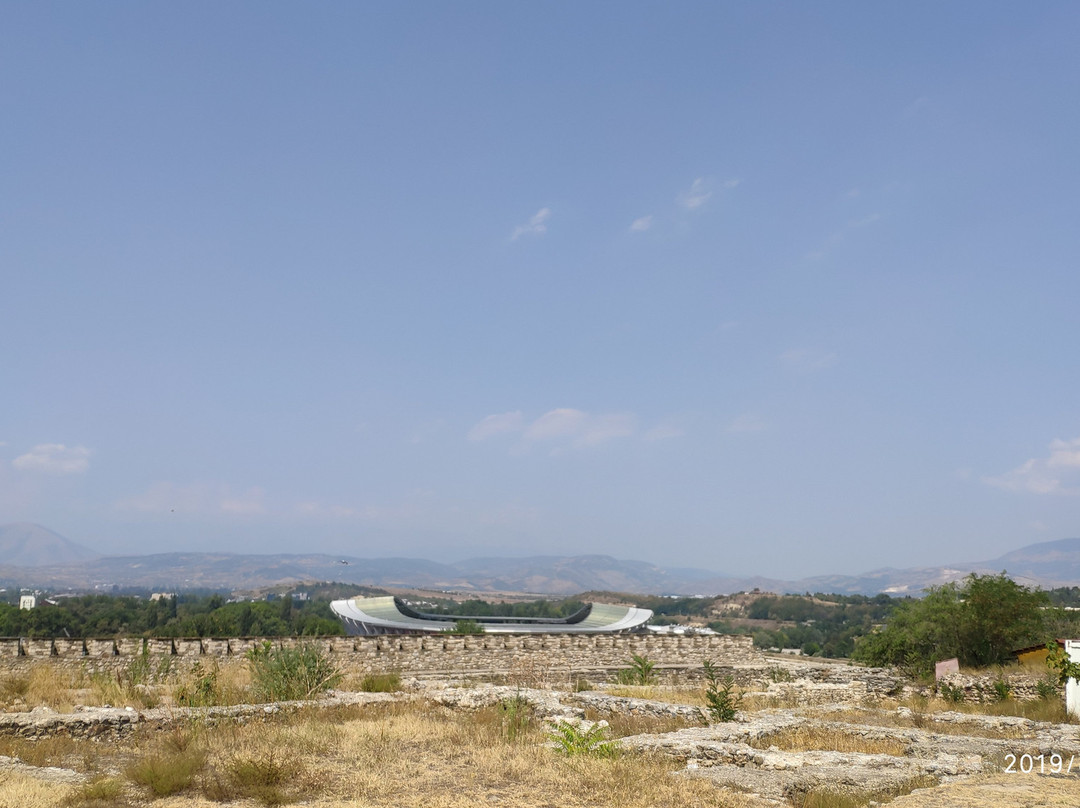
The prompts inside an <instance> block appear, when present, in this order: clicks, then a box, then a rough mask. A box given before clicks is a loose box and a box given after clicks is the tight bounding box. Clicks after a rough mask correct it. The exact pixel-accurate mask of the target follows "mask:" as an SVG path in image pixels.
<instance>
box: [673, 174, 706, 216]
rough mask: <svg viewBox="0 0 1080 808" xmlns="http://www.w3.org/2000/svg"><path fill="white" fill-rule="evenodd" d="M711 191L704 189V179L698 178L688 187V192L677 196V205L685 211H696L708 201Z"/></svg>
mask: <svg viewBox="0 0 1080 808" xmlns="http://www.w3.org/2000/svg"><path fill="white" fill-rule="evenodd" d="M711 196H712V191H710V190H709V189H708V188H707V187H706V183H705V178H704V177H698V178H697V179H696V180H694V182H693V183H692V184H691V185H690V190H689V191H683V192H682V193H681V194H679V198H678V200H677V201H678V203H679V204H680V205H682V206H683V207H684V208H686V209H687V210H696V209H697V208H700V207H701V206H702V205H704V204H705V203H706V202H708V201H709V197H711Z"/></svg>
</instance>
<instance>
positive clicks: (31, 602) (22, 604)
mask: <svg viewBox="0 0 1080 808" xmlns="http://www.w3.org/2000/svg"><path fill="white" fill-rule="evenodd" d="M36 607H37V598H36V597H34V596H33V595H20V596H19V608H20V609H34V608H36Z"/></svg>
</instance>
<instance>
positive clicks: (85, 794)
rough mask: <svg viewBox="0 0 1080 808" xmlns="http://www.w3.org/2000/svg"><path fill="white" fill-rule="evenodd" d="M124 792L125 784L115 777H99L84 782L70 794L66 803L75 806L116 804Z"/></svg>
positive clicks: (88, 806)
mask: <svg viewBox="0 0 1080 808" xmlns="http://www.w3.org/2000/svg"><path fill="white" fill-rule="evenodd" d="M123 792H124V784H123V783H122V782H121V781H120V780H117V779H116V778H115V777H97V778H95V779H93V780H91V781H89V782H87V783H83V784H82V785H81V786H79V787H78V788H76V789H75V790H74V791H73V792H71V794H69V795H68V797H67V799H66V800H65V803H66V804H67V805H73V806H86V807H87V808H90V807H91V806H98V805H114V804H116V801H117V800H118V799H119V797H120V795H121V794H122V793H123Z"/></svg>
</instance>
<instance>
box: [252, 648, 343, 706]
mask: <svg viewBox="0 0 1080 808" xmlns="http://www.w3.org/2000/svg"><path fill="white" fill-rule="evenodd" d="M247 659H248V664H249V665H250V667H251V679H252V689H253V691H254V694H255V697H256V698H257V699H259V700H262V701H292V700H294V699H311V698H315V697H316V696H318V695H319V694H320V693H324V692H326V691H327V690H330V689H331V688H333V687H336V686H337V685H338V684H339V683H340V682H341V678H342V674H341V672H340V671H339V670H338V669H337V666H336V665H335V664H334V663H333V662H332V661H331V660H330V659H329V658H328V657H327V656H326V654H325V653H324V652H323V650H322V649H321V648H319V647H318V646H315V645H311V644H309V643H304V644H302V645H299V646H297V647H296V648H275V647H274V645H273V644H272V643H270V642H264V643H263V644H262V645H261V646H259V647H258V648H253V649H251V650H250V651H248V653H247Z"/></svg>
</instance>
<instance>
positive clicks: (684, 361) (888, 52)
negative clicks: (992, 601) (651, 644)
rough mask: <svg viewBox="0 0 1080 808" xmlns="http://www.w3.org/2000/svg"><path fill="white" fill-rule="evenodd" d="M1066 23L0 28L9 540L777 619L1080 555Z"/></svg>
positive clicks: (258, 14) (104, 18) (43, 21)
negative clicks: (959, 569)
mask: <svg viewBox="0 0 1080 808" xmlns="http://www.w3.org/2000/svg"><path fill="white" fill-rule="evenodd" d="M1077 23H1080V7H1078V6H1076V5H1075V4H1068V3H1061V2H1056V3H1055V2H1051V3H1046V4H1040V5H1037V6H1005V5H989V6H988V5H986V4H975V3H971V2H959V3H955V4H950V5H946V6H942V5H939V4H905V5H904V6H902V7H901V6H896V7H882V6H867V5H865V4H858V3H835V4H828V5H826V6H807V5H804V4H796V3H777V4H771V5H752V4H711V3H710V4H705V3H690V4H683V5H679V6H665V5H656V4H646V3H635V2H630V3H625V4H619V5H618V6H611V5H601V4H584V5H582V4H573V5H572V4H555V5H547V6H537V7H533V6H529V7H526V6H503V5H494V4H478V3H472V4H455V5H436V4H407V5H398V4H391V5H374V4H335V3H330V4H321V5H317V6H296V5H290V4H279V3H260V4H254V3H250V2H248V3H244V2H242V3H237V4H232V5H226V6H222V5H219V4H209V3H200V2H196V3H190V4H185V5H184V6H183V7H178V6H177V7H172V6H164V5H145V6H138V5H105V6H98V5H95V6H89V5H80V4H75V3H59V4H50V5H40V4H7V5H6V6H5V7H4V25H2V26H0V68H2V69H3V73H4V75H6V76H8V77H9V82H8V83H7V86H6V87H5V89H4V91H3V93H4V99H5V103H4V108H5V112H6V114H5V116H4V118H5V120H4V121H3V123H0V167H2V176H3V178H4V188H5V192H4V194H3V195H2V197H0V233H2V236H0V277H2V279H3V287H2V288H3V300H4V304H5V305H4V310H5V327H6V328H5V333H6V335H7V338H6V339H5V340H4V343H3V347H2V348H0V373H2V375H0V378H2V379H3V380H4V383H3V393H2V394H0V524H5V523H10V522H21V521H27V522H34V523H38V524H41V525H44V526H46V527H48V528H50V529H52V530H55V531H57V532H58V533H60V534H61V535H64V536H66V537H68V538H70V539H71V540H72V541H75V542H78V543H80V544H85V545H87V546H89V547H93V548H95V549H97V550H99V551H100V552H103V553H106V554H109V555H124V554H134V553H153V552H171V551H184V550H192V551H207V550H225V551H228V552H237V553H249V552H267V553H276V552H323V553H329V554H348V555H353V556H359V557H384V556H405V557H418V558H430V559H432V560H437V561H447V560H462V559H465V558H471V557H481V556H493V555H504V556H529V555H576V554H606V555H612V556H616V557H618V558H624V559H638V560H643V561H649V562H652V563H655V564H660V565H662V566H671V567H702V568H707V569H712V570H716V571H718V572H722V573H724V574H733V575H761V576H768V577H774V578H786V579H795V578H803V577H807V576H813V575H819V574H827V573H837V574H855V573H862V572H866V571H868V570H872V569H876V568H881V567H911V566H926V565H930V564H935V563H955V562H959V561H963V560H965V559H968V560H982V559H991V558H994V557H997V556H999V555H1001V554H1003V553H1005V552H1008V551H1010V550H1014V549H1017V548H1019V547H1021V546H1024V545H1027V544H1031V543H1035V542H1040V541H1050V540H1055V539H1061V538H1066V537H1069V536H1076V535H1080V498H1078V495H1080V417H1078V413H1077V408H1076V404H1075V402H1076V400H1077V393H1078V392H1080V390H1078V387H1080V380H1078V379H1077V378H1076V377H1075V374H1072V373H1070V372H1069V368H1070V367H1072V364H1073V363H1072V361H1071V359H1072V357H1071V353H1072V347H1073V345H1074V344H1075V342H1076V340H1075V335H1076V332H1077V325H1076V323H1077V318H1076V316H1075V311H1074V309H1075V301H1076V300H1078V299H1080V273H1078V272H1077V271H1076V267H1075V263H1076V256H1077V255H1078V254H1080V251H1078V249H1077V247H1078V241H1080V232H1078V230H1077V228H1076V224H1075V220H1076V201H1075V196H1076V195H1075V192H1074V188H1075V187H1076V184H1077V180H1078V179H1080V177H1078V176H1077V175H1078V174H1080V160H1078V157H1077V153H1076V147H1075V143H1074V141H1075V132H1076V131H1078V129H1080V127H1078V123H1080V110H1078V109H1077V107H1076V105H1075V104H1072V103H1069V102H1068V99H1070V98H1075V97H1076V96H1077V90H1078V89H1080V88H1078V86H1077V85H1078V84H1080V71H1078V70H1077V69H1076V66H1075V57H1074V56H1073V53H1074V50H1075V47H1074V45H1073V43H1072V41H1071V39H1072V32H1074V31H1075V30H1076V26H1077ZM0 561H2V560H0Z"/></svg>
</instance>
